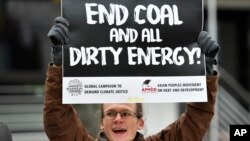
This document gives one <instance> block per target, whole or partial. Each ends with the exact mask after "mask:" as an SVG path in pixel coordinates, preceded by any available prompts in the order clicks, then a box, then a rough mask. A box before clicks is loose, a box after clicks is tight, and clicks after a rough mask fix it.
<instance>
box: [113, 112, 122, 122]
mask: <svg viewBox="0 0 250 141" xmlns="http://www.w3.org/2000/svg"><path fill="white" fill-rule="evenodd" d="M122 121H123V119H122V117H121V115H120V113H117V115H116V117H115V119H114V122H122Z"/></svg>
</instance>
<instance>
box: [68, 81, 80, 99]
mask: <svg viewBox="0 0 250 141" xmlns="http://www.w3.org/2000/svg"><path fill="white" fill-rule="evenodd" d="M67 90H68V92H69V93H70V95H71V96H78V95H81V93H82V90H83V86H82V82H81V81H80V80H78V79H73V80H70V81H69V83H68V87H67Z"/></svg>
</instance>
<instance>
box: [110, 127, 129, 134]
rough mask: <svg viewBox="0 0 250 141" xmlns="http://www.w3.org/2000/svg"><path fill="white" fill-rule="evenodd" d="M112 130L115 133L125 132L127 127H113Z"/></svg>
mask: <svg viewBox="0 0 250 141" xmlns="http://www.w3.org/2000/svg"><path fill="white" fill-rule="evenodd" d="M112 131H113V132H114V133H115V134H124V133H126V131H127V130H126V129H123V128H113V129H112Z"/></svg>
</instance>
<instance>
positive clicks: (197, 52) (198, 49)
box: [196, 48, 201, 64]
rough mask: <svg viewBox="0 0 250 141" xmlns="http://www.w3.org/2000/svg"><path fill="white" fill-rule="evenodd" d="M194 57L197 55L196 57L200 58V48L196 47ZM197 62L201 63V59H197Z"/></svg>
mask: <svg viewBox="0 0 250 141" xmlns="http://www.w3.org/2000/svg"><path fill="white" fill-rule="evenodd" d="M196 57H197V58H200V57H201V50H200V48H197V50H196ZM197 64H201V61H200V60H198V61H197Z"/></svg>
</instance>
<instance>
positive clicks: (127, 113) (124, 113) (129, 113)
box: [121, 111, 132, 117]
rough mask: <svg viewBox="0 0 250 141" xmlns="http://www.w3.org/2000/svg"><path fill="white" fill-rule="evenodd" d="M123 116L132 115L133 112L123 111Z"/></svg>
mask: <svg viewBox="0 0 250 141" xmlns="http://www.w3.org/2000/svg"><path fill="white" fill-rule="evenodd" d="M121 116H122V117H132V113H131V112H130V111H123V112H121Z"/></svg>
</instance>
